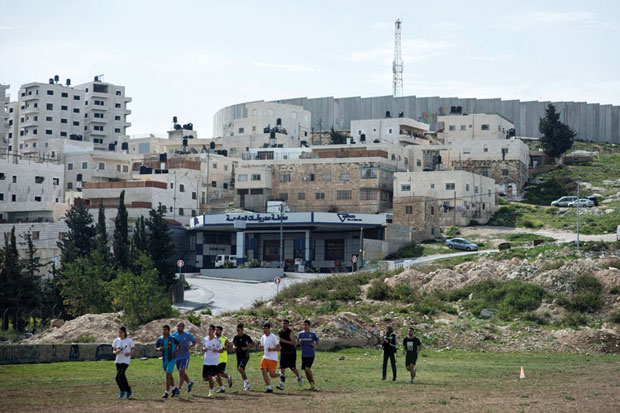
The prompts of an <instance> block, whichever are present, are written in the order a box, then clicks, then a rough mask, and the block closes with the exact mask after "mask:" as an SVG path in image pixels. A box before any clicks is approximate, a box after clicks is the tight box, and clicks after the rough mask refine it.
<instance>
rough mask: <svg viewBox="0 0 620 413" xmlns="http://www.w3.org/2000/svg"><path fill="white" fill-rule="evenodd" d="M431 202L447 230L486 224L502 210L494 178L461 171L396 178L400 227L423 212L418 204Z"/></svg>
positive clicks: (406, 173)
mask: <svg viewBox="0 0 620 413" xmlns="http://www.w3.org/2000/svg"><path fill="white" fill-rule="evenodd" d="M416 198H421V200H420V199H416ZM429 199H433V200H435V202H436V204H435V205H437V206H439V208H436V206H432V207H431V210H430V211H428V212H430V215H435V214H437V215H438V216H439V222H440V224H441V225H444V226H445V225H459V226H466V225H469V224H470V223H471V221H472V220H475V221H476V222H478V223H486V222H487V221H488V220H489V218H490V217H491V216H492V215H493V214H494V213H495V211H496V210H497V208H498V206H497V205H498V204H497V202H496V199H497V197H496V194H495V181H494V180H493V179H492V178H488V177H485V176H481V175H477V174H474V173H472V172H467V171H458V170H451V171H431V172H399V173H396V174H394V216H395V219H396V220H397V221H398V222H399V223H403V224H406V223H407V220H408V217H407V216H408V215H415V211H414V209H419V208H422V206H421V205H418V204H419V203H420V202H422V203H423V204H426V203H428V200H429ZM431 205H433V204H432V203H431ZM425 215H426V214H425Z"/></svg>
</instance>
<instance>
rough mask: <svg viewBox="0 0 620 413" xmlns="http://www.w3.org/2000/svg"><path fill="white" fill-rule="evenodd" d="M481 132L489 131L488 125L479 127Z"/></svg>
mask: <svg viewBox="0 0 620 413" xmlns="http://www.w3.org/2000/svg"><path fill="white" fill-rule="evenodd" d="M480 129H481V130H489V125H488V124H487V123H485V124H483V125H482V126H480Z"/></svg>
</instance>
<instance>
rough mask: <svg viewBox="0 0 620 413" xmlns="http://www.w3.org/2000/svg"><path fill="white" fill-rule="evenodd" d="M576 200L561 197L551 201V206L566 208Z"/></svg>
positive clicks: (572, 197)
mask: <svg viewBox="0 0 620 413" xmlns="http://www.w3.org/2000/svg"><path fill="white" fill-rule="evenodd" d="M576 200H577V197H576V196H563V197H562V198H560V199H556V200H555V201H553V202H552V203H551V206H557V207H567V206H568V204H569V203H570V202H575V201H576Z"/></svg>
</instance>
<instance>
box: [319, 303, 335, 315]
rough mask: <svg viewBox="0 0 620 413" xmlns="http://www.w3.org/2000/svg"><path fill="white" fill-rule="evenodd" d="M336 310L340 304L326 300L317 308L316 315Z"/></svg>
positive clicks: (331, 312) (332, 312)
mask: <svg viewBox="0 0 620 413" xmlns="http://www.w3.org/2000/svg"><path fill="white" fill-rule="evenodd" d="M338 310H340V304H338V303H337V302H336V301H328V302H327V303H325V304H323V305H322V306H320V307H319V308H317V310H316V313H317V314H318V315H323V314H334V313H336V312H338Z"/></svg>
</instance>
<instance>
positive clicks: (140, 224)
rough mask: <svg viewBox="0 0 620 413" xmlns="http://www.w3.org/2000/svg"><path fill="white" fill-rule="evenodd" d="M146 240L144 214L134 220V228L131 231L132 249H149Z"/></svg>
mask: <svg viewBox="0 0 620 413" xmlns="http://www.w3.org/2000/svg"><path fill="white" fill-rule="evenodd" d="M148 242H149V240H148V237H147V235H146V220H145V219H144V216H141V217H140V218H139V219H138V220H137V221H136V228H135V229H134V232H133V239H132V249H133V250H135V251H144V252H146V251H148V249H149V244H148Z"/></svg>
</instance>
